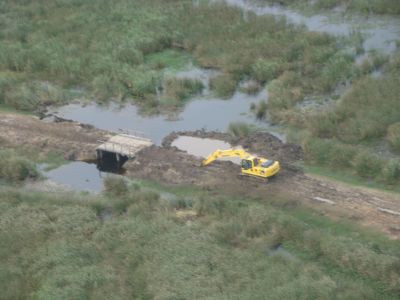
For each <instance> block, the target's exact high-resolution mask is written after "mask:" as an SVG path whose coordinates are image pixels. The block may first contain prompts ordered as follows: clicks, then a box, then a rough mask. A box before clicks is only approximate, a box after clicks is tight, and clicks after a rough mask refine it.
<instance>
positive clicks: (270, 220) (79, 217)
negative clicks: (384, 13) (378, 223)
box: [0, 184, 400, 299]
mask: <svg viewBox="0 0 400 300" xmlns="http://www.w3.org/2000/svg"><path fill="white" fill-rule="evenodd" d="M142 185H143V186H146V184H142ZM150 186H153V187H155V186H154V185H151V184H150ZM158 188H159V189H160V191H162V188H161V187H158ZM117 190H119V189H117ZM168 191H169V192H174V193H175V192H176V193H177V195H179V197H181V199H186V200H185V201H180V204H179V206H178V207H177V206H176V204H168V203H163V202H162V201H160V198H159V195H158V194H157V193H154V192H146V191H143V190H141V189H137V188H133V187H132V186H129V187H128V191H124V193H123V194H122V195H121V196H119V195H117V194H115V193H113V194H112V195H111V194H108V193H107V194H104V195H98V196H91V195H71V194H58V195H57V194H44V193H25V192H24V191H17V190H16V189H13V188H5V187H3V186H0V200H1V201H0V208H1V209H0V216H1V218H0V241H1V243H2V245H4V246H3V247H2V250H1V253H0V260H1V262H2V268H1V271H0V276H1V278H2V280H1V281H0V286H1V289H2V291H3V296H4V297H5V298H16V297H20V298H24V297H27V296H28V295H35V297H38V298H89V299H109V298H110V297H111V298H115V297H120V298H124V297H125V296H127V295H128V296H129V297H130V298H160V299H162V298H168V297H169V298H171V297H172V298H204V297H211V298H218V297H219V295H221V292H222V293H223V294H224V295H228V296H229V298H238V299H244V298H254V297H256V298H260V299H261V298H264V297H265V295H269V296H271V297H272V298H273V299H281V298H282V297H286V298H288V299H297V298H298V296H299V295H302V297H303V298H304V299H309V298H313V297H317V298H324V299H337V298H339V299H341V298H343V299H346V298H348V297H351V298H352V299H360V298H362V299H377V298H382V297H383V298H385V299H395V298H396V287H398V283H399V278H400V274H399V269H398V263H399V256H398V254H399V253H400V249H399V245H398V243H396V242H395V241H390V240H388V239H386V238H385V237H383V236H380V235H378V234H375V233H372V232H371V231H367V230H362V229H360V228H358V227H356V226H354V225H350V224H347V223H345V222H340V223H338V222H336V221H335V222H333V221H330V220H328V219H327V218H325V217H323V216H318V215H316V214H314V213H312V212H310V211H308V210H305V209H303V208H301V207H295V206H290V207H289V206H287V205H286V204H285V203H286V202H287V201H289V202H290V200H287V199H283V198H279V196H278V195H271V196H265V197H262V199H261V198H260V199H258V200H254V199H236V198H227V197H226V196H223V195H219V196H217V195H210V194H208V193H205V192H204V191H196V190H193V188H191V189H187V188H177V187H175V188H172V190H168ZM194 195H195V196H194ZM188 203H190V204H189V206H188ZM177 208H179V209H180V210H185V209H188V208H189V209H194V210H195V211H196V215H195V216H194V217H193V218H194V219H193V220H191V221H190V224H189V223H187V222H182V220H178V219H177V218H176V216H175V211H176V209H177ZM105 210H107V214H109V217H108V218H102V217H101V212H104V211H105ZM277 244H282V245H283V247H285V249H286V250H287V251H289V253H290V255H289V256H287V255H280V254H279V253H277V254H274V255H271V254H270V252H271V250H269V249H271V247H273V246H275V245H277ZM376 270H379V272H376ZM182 278H185V279H184V280H182ZM199 282H200V283H201V284H199ZM60 283H62V285H61V286H60ZM255 287H258V288H255Z"/></svg>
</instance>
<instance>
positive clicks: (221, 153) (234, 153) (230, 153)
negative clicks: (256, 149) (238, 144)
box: [201, 149, 250, 166]
mask: <svg viewBox="0 0 400 300" xmlns="http://www.w3.org/2000/svg"><path fill="white" fill-rule="evenodd" d="M249 156H250V154H249V153H247V152H246V151H244V150H243V149H228V150H216V151H214V152H213V153H211V154H210V155H209V156H207V158H206V159H204V160H203V161H202V163H201V165H202V166H207V165H209V164H210V163H212V162H213V161H214V160H216V159H218V158H220V157H240V158H242V159H243V158H246V157H249Z"/></svg>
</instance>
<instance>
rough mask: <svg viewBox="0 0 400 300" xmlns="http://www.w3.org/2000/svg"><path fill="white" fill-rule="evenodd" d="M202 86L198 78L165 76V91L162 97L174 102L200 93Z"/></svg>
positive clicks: (180, 101) (179, 101)
mask: <svg viewBox="0 0 400 300" xmlns="http://www.w3.org/2000/svg"><path fill="white" fill-rule="evenodd" d="M203 88H204V86H203V83H202V82H201V81H200V80H197V79H189V78H182V79H181V78H167V79H165V80H164V89H165V93H164V95H163V97H165V98H166V99H167V100H170V101H172V102H176V103H178V104H179V103H182V101H184V100H186V99H188V98H189V97H191V96H193V95H196V94H199V93H201V91H202V90H203Z"/></svg>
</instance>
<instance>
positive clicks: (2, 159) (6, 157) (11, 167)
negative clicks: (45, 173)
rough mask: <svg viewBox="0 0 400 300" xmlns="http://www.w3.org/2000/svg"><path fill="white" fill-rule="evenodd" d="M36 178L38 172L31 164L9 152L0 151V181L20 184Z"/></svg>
mask: <svg viewBox="0 0 400 300" xmlns="http://www.w3.org/2000/svg"><path fill="white" fill-rule="evenodd" d="M38 177H39V172H38V170H37V169H36V166H35V164H34V163H33V162H31V161H30V160H28V159H26V158H24V157H20V156H18V155H16V154H15V152H13V151H11V150H0V179H3V180H6V181H9V182H21V181H24V180H25V179H28V178H38Z"/></svg>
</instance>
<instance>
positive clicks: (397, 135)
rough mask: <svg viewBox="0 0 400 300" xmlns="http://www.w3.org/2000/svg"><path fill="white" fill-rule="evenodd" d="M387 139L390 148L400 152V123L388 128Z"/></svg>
mask: <svg viewBox="0 0 400 300" xmlns="http://www.w3.org/2000/svg"><path fill="white" fill-rule="evenodd" d="M386 137H387V139H388V141H389V143H390V146H391V147H392V148H393V149H394V150H395V151H398V152H400V122H397V123H393V124H392V125H390V126H389V127H388V129H387V135H386Z"/></svg>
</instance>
